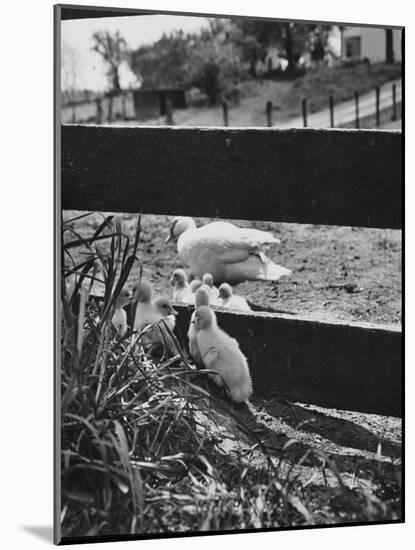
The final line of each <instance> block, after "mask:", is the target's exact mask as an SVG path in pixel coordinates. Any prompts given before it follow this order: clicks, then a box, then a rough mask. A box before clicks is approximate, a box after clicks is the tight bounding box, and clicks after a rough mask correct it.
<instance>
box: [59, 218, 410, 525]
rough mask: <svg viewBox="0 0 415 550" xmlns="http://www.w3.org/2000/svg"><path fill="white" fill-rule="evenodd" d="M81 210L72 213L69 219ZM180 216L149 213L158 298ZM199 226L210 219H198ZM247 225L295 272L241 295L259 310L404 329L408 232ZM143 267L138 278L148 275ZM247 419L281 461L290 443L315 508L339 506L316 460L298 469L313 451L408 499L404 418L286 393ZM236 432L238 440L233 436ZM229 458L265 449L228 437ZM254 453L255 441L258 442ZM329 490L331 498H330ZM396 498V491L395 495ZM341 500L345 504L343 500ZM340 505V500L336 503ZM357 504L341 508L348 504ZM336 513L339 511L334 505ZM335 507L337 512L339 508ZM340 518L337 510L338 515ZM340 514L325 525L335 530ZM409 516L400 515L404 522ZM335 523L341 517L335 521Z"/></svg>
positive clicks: (147, 257)
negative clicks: (403, 480)
mask: <svg viewBox="0 0 415 550" xmlns="http://www.w3.org/2000/svg"><path fill="white" fill-rule="evenodd" d="M76 214H79V213H78V212H65V213H64V219H68V218H70V217H73V216H74V215H76ZM121 219H122V222H123V224H124V230H125V232H126V233H127V234H130V233H131V235H132V234H133V233H134V231H135V226H136V222H137V215H132V214H123V215H121ZM171 219H172V218H171V217H168V216H155V215H145V216H142V235H141V242H140V246H139V253H140V254H139V255H140V260H141V261H142V265H143V276H144V277H145V278H146V279H148V280H150V281H151V282H152V283H153V285H154V288H155V290H156V292H158V293H164V294H171V292H172V290H171V287H170V285H169V283H168V279H169V278H170V276H171V273H172V271H173V270H174V269H175V268H177V267H185V266H182V264H181V262H180V260H179V258H178V256H177V251H176V245H175V243H169V244H168V245H166V244H165V243H164V240H165V238H166V236H167V235H168V234H169V224H170V221H171ZM196 221H197V224H198V225H200V224H201V223H206V222H207V221H209V220H206V219H196ZM101 222H102V217H101V216H100V215H98V214H94V215H92V216H89V217H86V218H84V219H82V220H79V222H75V224H74V227H75V229H76V230H77V231H78V232H79V233H81V234H82V235H84V236H87V235H91V234H92V233H93V231H94V229H96V228H97V227H98V225H99V224H100V223H101ZM237 223H238V225H240V226H250V227H256V228H258V229H264V230H267V231H272V232H273V234H274V235H276V236H277V237H278V238H279V239H281V244H280V245H279V246H277V247H274V248H272V249H270V250H269V251H268V255H269V257H270V258H272V260H274V261H275V262H276V263H278V264H280V265H283V266H285V267H288V268H289V269H291V270H292V271H293V275H292V277H291V278H290V279H287V280H284V281H281V282H269V283H266V282H265V283H264V282H246V283H243V284H240V285H238V287H236V290H235V292H237V293H238V294H240V295H243V296H245V297H246V298H247V299H248V300H249V301H250V302H251V303H253V304H255V307H257V308H258V309H263V310H265V311H272V310H274V311H275V310H277V311H278V310H283V311H288V312H292V313H297V314H300V315H301V316H305V317H309V318H318V319H326V320H345V321H367V322H371V323H375V324H393V325H395V326H396V325H399V324H400V323H401V303H402V302H401V252H402V251H401V232H400V231H395V230H380V229H365V228H354V227H333V226H313V225H299V224H287V223H267V222H248V221H239V222H237ZM138 273H139V267H138V266H137V268H136V269H135V272H134V274H133V276H132V279H134V278H138ZM238 414H240V415H241V418H242V419H243V420H244V421H245V422H246V423H247V425H249V426H250V428H251V429H252V430H254V431H255V433H257V434H258V437H259V438H260V440H261V441H262V442H263V443H264V444H265V445H266V446H267V447H268V448H269V449H271V451H272V452H273V453H274V454H275V456H279V453H280V452H281V449H282V447H283V446H284V444H285V443H287V441H290V440H295V441H296V443H295V444H293V445H290V448H289V451H287V454H286V460H285V459H284V461H283V463H282V465H281V467H282V468H283V469H284V468H286V469H287V472H288V471H290V475H298V476H299V479H301V480H302V482H303V483H305V484H306V486H307V487H308V489H309V490H310V491H311V492H312V493H313V496H312V498H311V502H314V503H316V506H317V507H318V509H319V510H320V509H321V510H324V506H322V507H320V506H319V505H318V502H319V500H321V502H326V501H327V498H330V499H334V501H333V502H335V499H336V498H337V496H338V493H337V492H336V488H335V487H336V483H337V482H336V478H335V476H334V474H333V472H332V471H331V470H330V471H327V472H326V471H324V468H323V469H322V468H321V467H320V466H319V464H318V460H317V459H316V458H315V457H314V458H312V457H311V456H310V457H308V458H307V460H305V461H304V462H303V463H302V464H301V465H300V466H298V465H296V466H295V468H294V470H293V471H292V470H291V468H292V465H293V464H297V462H298V460H299V459H300V458H301V457H302V456H303V455H304V453H305V452H306V451H307V450H308V449H317V450H322V451H324V452H325V453H328V454H329V456H330V457H332V459H333V461H334V464H335V468H337V470H338V472H339V474H340V475H341V478H342V480H343V482H344V483H345V484H346V485H347V486H348V487H349V488H351V489H353V488H354V487H360V488H367V489H368V490H375V491H377V492H378V493H379V491H384V492H385V491H386V493H385V499H389V500H390V499H391V498H392V499H393V498H395V497H396V498H397V501H399V498H400V476H401V435H402V434H401V430H402V427H401V419H398V418H392V417H384V416H378V415H373V414H372V415H369V414H363V413H359V412H350V411H341V410H335V409H323V408H320V407H317V406H312V405H304V404H301V403H291V402H288V401H287V400H286V399H284V396H281V395H278V394H275V395H269V396H267V397H258V396H255V395H254V396H253V399H252V401H251V403H250V404H249V406H247V407H246V408H244V409H242V410H240V411H239V412H238ZM231 432H232V433H235V431H234V430H232V429H231ZM223 445H224V448H223V451H224V453H233V452H238V453H241V452H242V454H243V453H246V456H247V459H249V461H254V462H255V461H257V462H258V464H259V463H260V462H261V461H263V460H264V457H263V455H261V452H260V451H259V450H258V449H256V450H252V448H251V447H250V446H249V445H248V444H246V443H244V441H243V437H242V436H241V433H240V431H238V436H237V437H235V438H234V439H233V441H232V438H230V439H229V438H224V442H223ZM250 445H251V446H252V442H251V444H250ZM320 491H321V494H320ZM388 491H389V493H390V494H389V493H388ZM339 498H340V497H339ZM330 502H332V500H330ZM342 505H344V506H349V505H350V503H343V504H342V503H341V502H339V506H342ZM330 506H331V505H330ZM330 509H332V507H331V508H330ZM330 513H331V512H330ZM330 513H329V512H327V516H326V517H322V518H321V521H322V522H324V523H330V521H331V519H330ZM399 514H400V512H398V515H399ZM333 521H334V519H333Z"/></svg>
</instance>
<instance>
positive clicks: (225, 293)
mask: <svg viewBox="0 0 415 550" xmlns="http://www.w3.org/2000/svg"><path fill="white" fill-rule="evenodd" d="M218 306H221V307H226V308H229V309H237V310H239V311H251V308H250V307H249V304H248V302H247V301H246V300H245V298H243V297H242V296H235V294H234V293H233V288H232V287H231V285H230V284H229V283H222V284H221V285H220V287H219V300H218Z"/></svg>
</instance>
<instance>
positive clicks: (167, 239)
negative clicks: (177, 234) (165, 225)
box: [164, 235, 173, 243]
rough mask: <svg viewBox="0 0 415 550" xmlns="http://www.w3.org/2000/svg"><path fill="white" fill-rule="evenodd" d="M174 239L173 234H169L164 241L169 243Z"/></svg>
mask: <svg viewBox="0 0 415 550" xmlns="http://www.w3.org/2000/svg"><path fill="white" fill-rule="evenodd" d="M172 239H173V235H169V236H168V237H166V238H165V240H164V242H165V243H169V242H170V241H171V240H172Z"/></svg>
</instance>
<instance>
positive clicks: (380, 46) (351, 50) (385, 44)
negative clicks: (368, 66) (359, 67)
mask: <svg viewBox="0 0 415 550" xmlns="http://www.w3.org/2000/svg"><path fill="white" fill-rule="evenodd" d="M341 34H342V38H341V57H342V59H344V60H350V61H360V60H363V59H368V60H369V61H370V62H371V63H378V62H384V61H389V62H401V61H402V31H401V30H400V29H380V28H373V27H345V28H343V29H342V33H341Z"/></svg>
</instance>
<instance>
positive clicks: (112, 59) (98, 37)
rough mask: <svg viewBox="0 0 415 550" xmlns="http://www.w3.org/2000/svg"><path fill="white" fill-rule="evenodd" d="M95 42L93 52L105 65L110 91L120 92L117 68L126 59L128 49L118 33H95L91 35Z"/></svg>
mask: <svg viewBox="0 0 415 550" xmlns="http://www.w3.org/2000/svg"><path fill="white" fill-rule="evenodd" d="M92 39H93V40H94V41H95V44H94V46H93V48H92V49H93V51H95V52H97V53H98V54H99V55H100V56H101V57H102V59H103V60H104V62H105V64H106V65H107V68H108V70H107V73H106V74H107V78H108V83H109V88H110V91H112V92H119V91H121V86H120V77H119V72H118V71H119V66H120V64H121V63H122V62H123V61H124V60H125V59H126V58H127V56H128V53H129V49H128V46H127V42H126V41H125V39H124V38H123V37H122V36H121V34H120V32H119V31H116V32H115V33H114V34H111V33H109V32H108V31H97V32H95V33H94V34H93V35H92Z"/></svg>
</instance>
